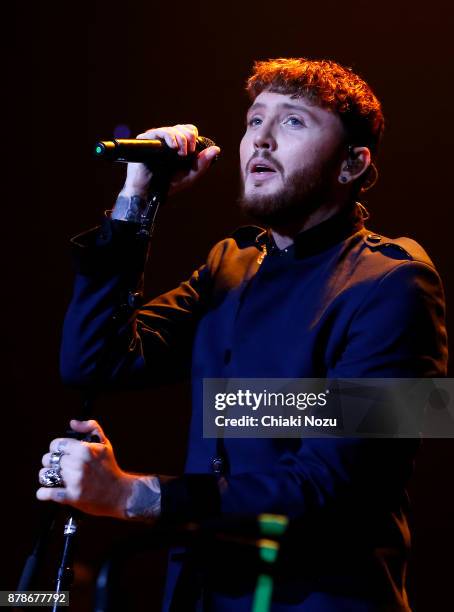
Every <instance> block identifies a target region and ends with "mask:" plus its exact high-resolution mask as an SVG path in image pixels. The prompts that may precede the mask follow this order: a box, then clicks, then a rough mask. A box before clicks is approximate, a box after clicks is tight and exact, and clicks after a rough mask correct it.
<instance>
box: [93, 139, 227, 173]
mask: <svg viewBox="0 0 454 612" xmlns="http://www.w3.org/2000/svg"><path fill="white" fill-rule="evenodd" d="M212 146H215V143H214V142H213V141H212V140H210V139H209V138H205V137H204V136H199V137H198V138H197V141H196V148H195V152H194V153H189V154H188V155H185V156H184V157H183V156H181V155H178V153H177V151H176V150H175V149H172V148H170V147H169V146H168V145H167V144H166V143H165V142H164V141H163V140H161V139H158V138H157V139H154V140H145V139H141V138H117V139H115V140H101V141H99V142H97V143H96V145H95V148H94V155H95V157H97V158H99V159H105V160H108V161H117V162H126V163H127V162H141V163H143V164H146V165H147V166H148V167H149V168H150V169H151V170H157V169H159V168H163V169H166V170H171V171H174V170H181V169H187V168H190V167H191V166H192V163H193V161H194V159H195V158H196V157H197V154H198V153H200V151H203V150H204V149H206V148H208V147H212Z"/></svg>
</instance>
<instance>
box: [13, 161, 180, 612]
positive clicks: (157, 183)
mask: <svg viewBox="0 0 454 612" xmlns="http://www.w3.org/2000/svg"><path fill="white" fill-rule="evenodd" d="M171 177H172V173H171V172H170V171H165V170H162V171H161V172H160V173H155V175H154V176H153V178H152V179H151V181H150V186H149V190H148V198H147V203H146V206H145V208H144V210H143V213H142V214H141V219H140V222H139V229H138V231H137V237H138V238H139V239H141V240H144V241H148V240H149V239H150V238H151V235H152V234H153V230H154V226H155V222H156V217H157V214H158V211H159V208H160V206H161V205H162V204H164V202H165V200H166V198H167V194H168V190H169V186H170V180H171ZM112 323H113V324H112ZM112 323H111V325H110V326H109V327H108V329H107V331H106V342H105V344H104V349H103V350H102V352H101V355H100V357H99V360H98V367H97V372H96V376H95V383H94V385H93V386H92V387H91V389H90V392H89V393H87V394H86V395H85V397H84V398H83V400H82V404H83V409H82V415H81V417H80V418H82V419H83V420H87V419H90V418H91V417H92V415H93V404H94V397H95V395H97V393H98V392H99V391H100V390H101V388H102V382H103V374H104V373H107V365H108V359H107V357H108V355H109V353H110V350H109V349H110V345H111V343H112V341H113V340H114V338H115V332H116V324H117V317H112ZM65 435H66V436H67V437H74V438H78V439H84V437H83V436H80V434H76V433H75V432H73V431H72V430H71V431H69V432H66V434H65ZM93 438H96V439H93ZM87 441H90V442H96V441H97V442H99V438H97V436H94V437H90V439H89V440H87ZM53 506H54V507H52V508H51V509H50V511H48V513H47V516H45V518H44V520H43V525H42V528H41V530H40V534H39V536H38V538H37V541H36V544H35V547H34V548H33V551H32V553H31V554H30V555H29V557H28V558H27V560H26V562H25V565H24V568H23V570H22V574H21V577H20V579H19V583H18V586H17V591H28V590H30V586H31V585H32V584H33V581H34V579H35V578H36V574H37V571H38V568H39V564H40V561H41V559H42V557H43V554H44V552H45V549H46V547H47V546H48V543H49V540H50V536H51V534H52V532H53V530H54V527H55V522H56V517H57V513H58V512H59V510H60V508H59V507H58V506H57V505H56V504H53ZM81 517H82V513H81V512H79V511H78V510H76V509H71V511H70V513H69V515H68V517H67V519H66V521H65V525H64V530H63V536H64V540H63V552H62V556H61V561H60V565H59V568H58V571H57V576H56V580H55V592H56V594H59V593H61V592H63V591H69V590H70V587H71V585H72V582H73V578H74V570H73V561H74V548H75V539H76V537H75V536H76V534H77V532H78V527H79V523H80V520H81ZM59 607H60V605H59V601H58V598H57V597H56V598H55V600H54V604H53V607H52V611H53V612H55V611H56V610H57V609H58V608H59Z"/></svg>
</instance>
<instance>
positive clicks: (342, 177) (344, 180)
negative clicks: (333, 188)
mask: <svg viewBox="0 0 454 612" xmlns="http://www.w3.org/2000/svg"><path fill="white" fill-rule="evenodd" d="M339 180H340V182H341V183H346V182H347V181H348V178H347V177H346V176H344V175H342V176H340V177H339Z"/></svg>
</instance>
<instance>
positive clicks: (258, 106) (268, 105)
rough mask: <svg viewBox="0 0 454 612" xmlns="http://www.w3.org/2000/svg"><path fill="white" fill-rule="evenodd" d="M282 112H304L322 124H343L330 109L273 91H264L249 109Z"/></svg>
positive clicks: (249, 111)
mask: <svg viewBox="0 0 454 612" xmlns="http://www.w3.org/2000/svg"><path fill="white" fill-rule="evenodd" d="M281 110H294V111H299V112H302V113H304V114H306V115H308V116H310V117H312V118H313V119H314V120H315V121H317V122H318V123H322V124H326V123H335V124H337V125H340V124H341V123H342V122H341V119H340V117H339V115H338V114H337V113H336V112H334V111H332V110H331V109H329V108H323V107H321V106H318V105H317V104H314V103H313V102H312V101H310V100H308V99H307V98H304V97H296V96H295V95H291V94H283V93H276V92H273V91H262V92H261V93H260V94H259V95H258V96H257V97H256V98H255V100H254V102H253V103H252V104H251V106H250V107H249V110H248V113H251V112H254V111H263V112H265V113H273V112H279V111H281Z"/></svg>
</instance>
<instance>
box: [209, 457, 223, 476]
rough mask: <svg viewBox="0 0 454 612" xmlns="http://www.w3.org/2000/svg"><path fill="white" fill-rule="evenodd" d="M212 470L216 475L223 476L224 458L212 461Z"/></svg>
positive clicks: (216, 458) (215, 458)
mask: <svg viewBox="0 0 454 612" xmlns="http://www.w3.org/2000/svg"><path fill="white" fill-rule="evenodd" d="M211 469H212V471H213V473H214V474H222V470H223V469H224V460H223V459H222V457H214V459H212V461H211Z"/></svg>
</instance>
